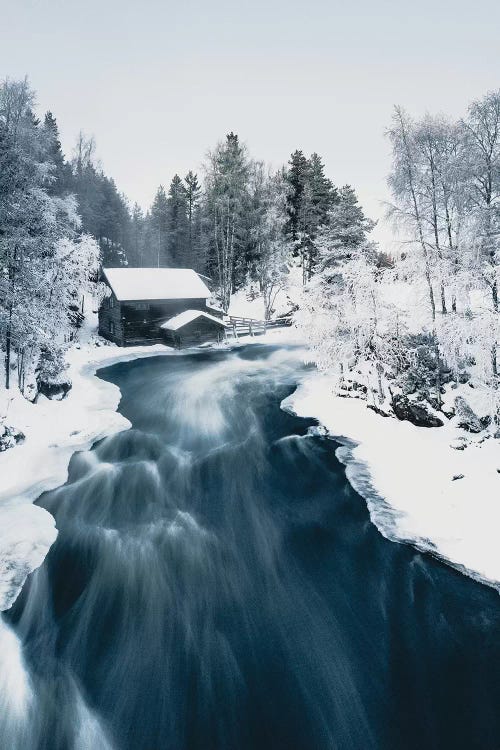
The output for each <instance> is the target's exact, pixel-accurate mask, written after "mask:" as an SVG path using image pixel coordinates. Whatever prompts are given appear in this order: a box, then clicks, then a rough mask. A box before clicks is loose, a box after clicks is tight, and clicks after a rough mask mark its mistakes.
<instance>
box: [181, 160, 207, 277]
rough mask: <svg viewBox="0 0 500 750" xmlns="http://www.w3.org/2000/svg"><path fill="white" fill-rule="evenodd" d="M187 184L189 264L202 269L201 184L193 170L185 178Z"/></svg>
mask: <svg viewBox="0 0 500 750" xmlns="http://www.w3.org/2000/svg"><path fill="white" fill-rule="evenodd" d="M184 182H185V185H186V201H187V221H188V241H187V252H188V258H189V266H190V267H192V268H196V269H198V270H202V269H203V268H204V265H205V264H204V259H203V258H202V257H201V255H202V251H201V231H202V222H201V185H200V183H199V182H198V175H196V174H194V173H193V172H192V171H191V170H189V172H188V173H187V175H186V176H185V178H184Z"/></svg>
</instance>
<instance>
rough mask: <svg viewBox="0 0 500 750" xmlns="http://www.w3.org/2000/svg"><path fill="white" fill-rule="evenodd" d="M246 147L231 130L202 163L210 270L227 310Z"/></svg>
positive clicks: (240, 218) (240, 213) (243, 188)
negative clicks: (211, 257) (210, 230)
mask: <svg viewBox="0 0 500 750" xmlns="http://www.w3.org/2000/svg"><path fill="white" fill-rule="evenodd" d="M249 169H250V164H249V159H248V156H247V151H246V147H245V146H244V145H242V144H241V143H240V141H239V138H238V136H237V135H235V134H234V133H229V134H228V135H227V136H226V140H225V141H223V142H220V143H218V144H217V146H216V147H215V149H214V150H213V151H211V152H210V153H209V155H208V162H207V165H206V169H205V172H206V200H207V211H208V214H209V216H210V224H211V229H212V241H213V253H214V263H213V265H214V271H215V273H216V277H217V283H218V287H219V291H220V300H221V304H222V307H223V309H224V310H226V311H227V310H228V308H229V302H230V299H231V293H232V291H233V283H234V269H235V263H236V256H237V253H238V251H239V249H240V247H241V237H240V229H241V226H242V223H243V210H244V205H245V198H246V195H247V187H248V178H249Z"/></svg>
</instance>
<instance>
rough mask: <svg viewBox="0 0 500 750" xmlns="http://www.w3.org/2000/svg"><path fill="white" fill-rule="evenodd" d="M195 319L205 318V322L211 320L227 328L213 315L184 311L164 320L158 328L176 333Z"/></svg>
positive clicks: (197, 311)
mask: <svg viewBox="0 0 500 750" xmlns="http://www.w3.org/2000/svg"><path fill="white" fill-rule="evenodd" d="M197 318H206V319H207V320H211V321H212V322H213V323H218V325H220V326H222V327H223V328H226V327H227V323H224V321H223V320H221V319H220V318H216V317H215V316H214V315H209V314H208V313H206V312H203V311H202V310H184V312H181V313H179V315H175V316H174V317H173V318H170V319H169V320H166V321H165V322H164V323H162V324H161V326H160V328H163V329H166V330H168V331H178V330H179V328H182V327H183V326H185V325H187V324H188V323H191V321H193V320H196V319H197Z"/></svg>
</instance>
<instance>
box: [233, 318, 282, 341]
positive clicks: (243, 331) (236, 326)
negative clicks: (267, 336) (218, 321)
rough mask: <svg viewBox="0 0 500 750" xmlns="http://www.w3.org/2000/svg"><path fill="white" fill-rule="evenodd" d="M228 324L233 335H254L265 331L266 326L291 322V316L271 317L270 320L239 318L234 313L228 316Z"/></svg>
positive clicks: (270, 326)
mask: <svg viewBox="0 0 500 750" xmlns="http://www.w3.org/2000/svg"><path fill="white" fill-rule="evenodd" d="M229 324H230V326H231V328H232V332H233V336H234V337H235V338H238V336H255V335H256V334H257V335H258V334H260V333H265V332H266V330H267V329H268V328H281V327H283V326H289V325H291V324H292V321H291V318H273V319H272V320H267V321H266V320H257V319H256V318H239V317H237V316H235V315H230V316H229Z"/></svg>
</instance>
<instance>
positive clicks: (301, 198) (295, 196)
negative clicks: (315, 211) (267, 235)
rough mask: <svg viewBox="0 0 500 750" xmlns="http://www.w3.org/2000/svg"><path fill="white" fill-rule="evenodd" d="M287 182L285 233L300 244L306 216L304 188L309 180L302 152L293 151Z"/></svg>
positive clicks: (306, 164) (307, 167)
mask: <svg viewBox="0 0 500 750" xmlns="http://www.w3.org/2000/svg"><path fill="white" fill-rule="evenodd" d="M288 164H289V167H288V170H287V180H288V183H289V185H290V190H289V192H288V198H287V213H288V222H287V226H286V231H287V233H288V234H289V235H290V236H291V239H292V240H293V242H297V243H298V242H300V239H301V237H302V235H303V234H304V231H305V226H304V219H305V216H306V215H307V206H306V205H305V203H306V199H307V194H306V186H307V184H308V179H309V162H308V161H307V159H306V157H305V156H304V154H303V153H302V151H294V152H293V154H292V155H291V157H290V161H289V162H288Z"/></svg>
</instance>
